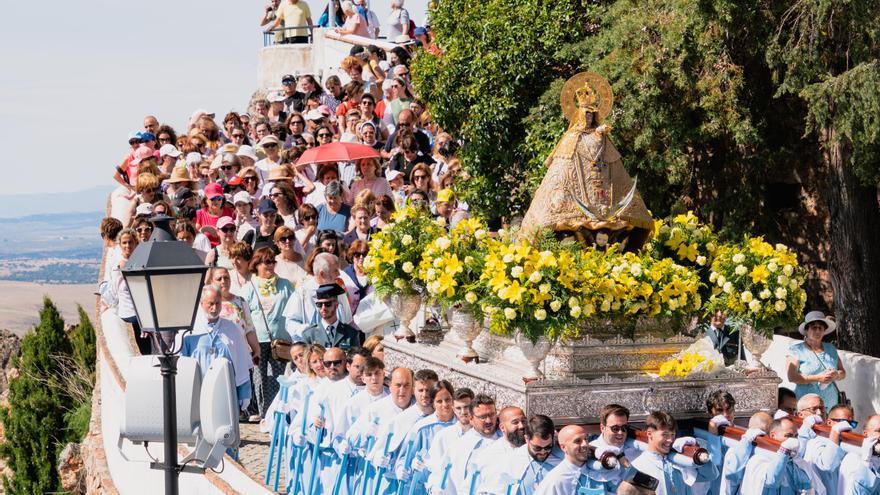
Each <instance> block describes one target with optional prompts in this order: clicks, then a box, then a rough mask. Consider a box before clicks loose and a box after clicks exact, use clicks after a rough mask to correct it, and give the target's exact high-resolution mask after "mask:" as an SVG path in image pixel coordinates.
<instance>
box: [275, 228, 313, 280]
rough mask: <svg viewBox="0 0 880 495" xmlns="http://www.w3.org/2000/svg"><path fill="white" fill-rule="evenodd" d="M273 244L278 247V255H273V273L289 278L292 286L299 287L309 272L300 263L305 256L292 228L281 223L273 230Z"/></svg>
mask: <svg viewBox="0 0 880 495" xmlns="http://www.w3.org/2000/svg"><path fill="white" fill-rule="evenodd" d="M274 239H275V245H276V246H277V247H278V256H276V257H275V273H277V274H278V276H279V277H281V278H286V279H287V280H290V282H291V283H292V284H293V286H294V287H299V286H300V284H302V282H303V281H304V280H305V279H306V278H308V276H309V274H308V273H306V271H305V270H304V269H303V267H302V265H303V263H304V260H305V258H304V257H303V254H302V248H301V247H300V245H299V242H297V240H296V234H295V233H294V232H293V229H291V228H290V227H287V226H285V225H282V226H281V227H278V229H276V230H275V237H274Z"/></svg>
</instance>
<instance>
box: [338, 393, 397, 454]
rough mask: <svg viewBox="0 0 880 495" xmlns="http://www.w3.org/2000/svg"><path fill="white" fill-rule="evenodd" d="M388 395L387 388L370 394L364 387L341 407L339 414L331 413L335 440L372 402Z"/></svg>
mask: <svg viewBox="0 0 880 495" xmlns="http://www.w3.org/2000/svg"><path fill="white" fill-rule="evenodd" d="M387 396H388V389H386V388H383V389H382V391H381V392H380V393H379V395H370V393H369V392H367V390H366V389H363V390H361V391H360V392H358V393H356V394H355V395H354V396H353V397H352V398H350V399H349V400H348V401H347V402H346V403H345V405H344V406H343V407H342V413H341V414H334V415H333V431H335V432H336V435H335V438H334V440H335V441H337V442H338V441H342V440H343V439H345V436H346V435H347V434H348V431H349V430H350V429H351V426H352V425H353V424H354V422H355V421H357V419H358V416H360V414H361V413H362V412H364V410H365V409H366V408H367V407H369V406H370V405H371V404H372V403H374V402H376V401H378V400H380V399H383V398H385V397H387Z"/></svg>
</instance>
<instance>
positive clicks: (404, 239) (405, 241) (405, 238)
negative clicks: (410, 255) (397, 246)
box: [400, 234, 413, 246]
mask: <svg viewBox="0 0 880 495" xmlns="http://www.w3.org/2000/svg"><path fill="white" fill-rule="evenodd" d="M412 242H413V238H412V236H411V235H409V234H406V235H404V236H403V237H401V238H400V243H401V244H403V245H404V246H409V245H410V244H412Z"/></svg>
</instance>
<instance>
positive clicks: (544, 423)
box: [477, 410, 562, 495]
mask: <svg viewBox="0 0 880 495" xmlns="http://www.w3.org/2000/svg"><path fill="white" fill-rule="evenodd" d="M501 415H502V416H503V415H504V410H502V411H501ZM524 433H525V445H522V446H520V447H517V448H516V449H514V450H513V451H511V452H510V453H509V454H507V455H505V456H499V457H494V458H493V459H491V460H490V462H489V463H488V464H487V465H485V466H484V467H483V473H482V474H481V476H480V478H481V481H480V488H479V489H478V490H477V493H480V494H486V495H494V494H496V493H508V492H507V487H508V486H513V488H512V489H511V491H510V492H509V493H511V494H516V495H533V494H534V493H535V490H536V489H537V487H538V485H540V484H541V482H542V481H543V480H544V478H546V477H547V474H549V473H550V471H551V470H552V469H553V468H555V467H556V466H557V465H558V464H559V462H560V461H561V460H562V459H561V458H560V457H557V456H556V455H554V452H553V436H554V429H553V421H552V420H551V419H550V418H548V417H547V416H544V415H541V414H538V415H535V416H532V417H531V419H529V422H528V424H527V425H526V428H525V432H524ZM505 436H507V437H508V438H507V440H508V441H509V435H505ZM502 441H505V439H498V440H496V441H495V443H496V444H497V443H499V442H502ZM493 446H494V445H493ZM493 446H490V447H489V448H488V449H486V453H484V454H482V457H486V456H488V453H489V452H490V451H491V450H492V447H493Z"/></svg>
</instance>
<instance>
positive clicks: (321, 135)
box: [318, 132, 332, 138]
mask: <svg viewBox="0 0 880 495" xmlns="http://www.w3.org/2000/svg"><path fill="white" fill-rule="evenodd" d="M330 136H332V134H330V133H327V132H319V133H318V137H319V138H328V137H330Z"/></svg>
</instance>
